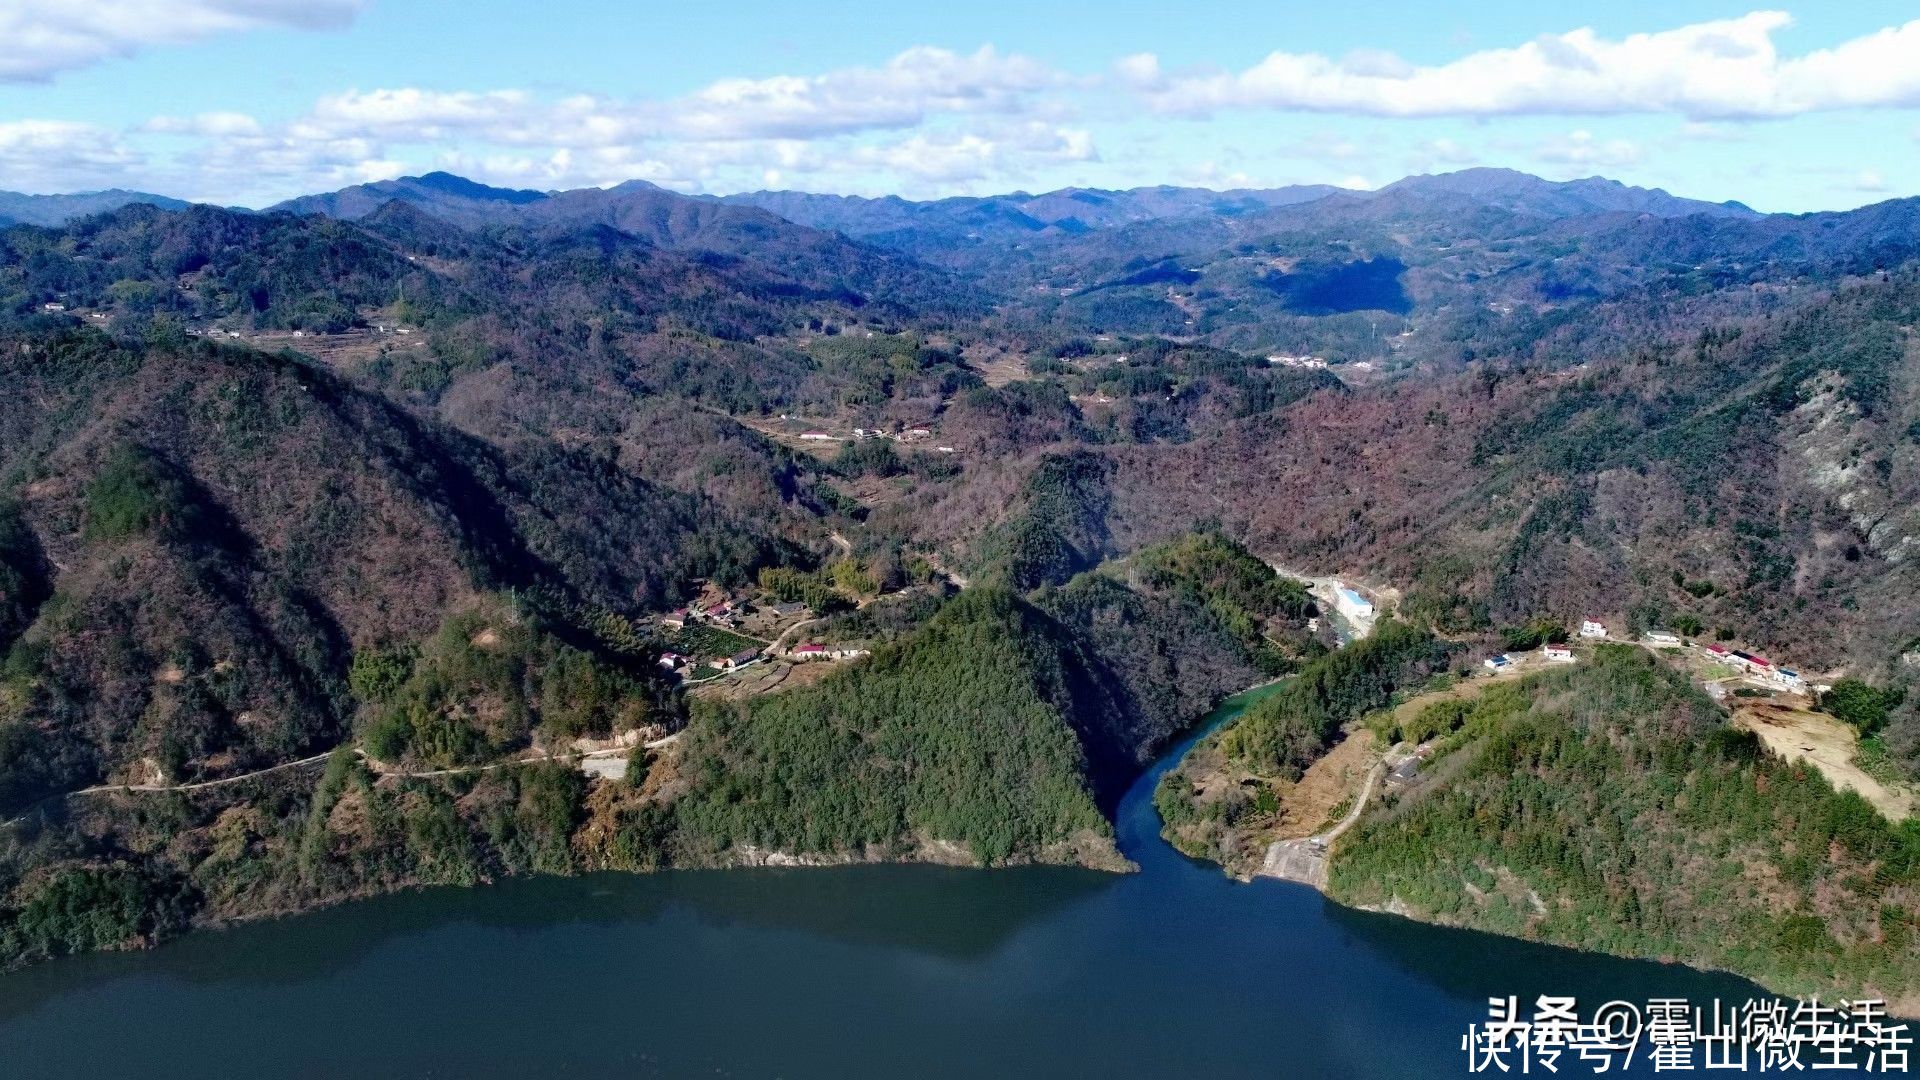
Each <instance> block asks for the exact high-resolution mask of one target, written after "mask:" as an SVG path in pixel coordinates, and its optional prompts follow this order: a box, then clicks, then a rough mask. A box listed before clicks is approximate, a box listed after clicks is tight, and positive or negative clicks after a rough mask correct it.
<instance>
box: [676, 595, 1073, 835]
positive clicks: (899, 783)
mask: <svg viewBox="0 0 1920 1080" xmlns="http://www.w3.org/2000/svg"><path fill="white" fill-rule="evenodd" d="M1097 692H1098V688H1097V687H1095V686H1093V685H1092V684H1091V683H1090V681H1089V673H1088V672H1087V671H1086V670H1085V669H1084V668H1083V667H1082V666H1081V663H1080V658H1078V657H1075V656H1073V655H1071V654H1070V653H1068V652H1066V651H1064V650H1063V649H1062V648H1061V646H1060V644H1059V643H1058V642H1056V641H1055V640H1053V639H1052V638H1051V636H1050V634H1049V632H1048V630H1047V628H1046V626H1045V625H1044V622H1043V620H1042V619H1041V618H1040V617H1039V616H1038V614H1037V613H1036V612H1034V611H1033V610H1032V609H1031V608H1029V607H1027V606H1026V605H1025V604H1024V603H1022V602H1021V601H1020V600H1019V598H1017V597H1016V596H1014V595H1013V594H1011V593H1008V592H1004V591H999V590H994V589H985V588H982V589H975V590H969V591H968V592H965V593H962V594H961V595H960V596H959V597H956V598H955V599H954V600H952V601H951V602H949V603H948V604H947V606H946V607H944V608H943V609H942V610H941V611H940V613H939V614H938V615H936V616H935V617H934V618H933V620H932V621H931V622H929V623H928V625H927V627H926V629H925V630H923V631H922V632H921V633H920V634H919V635H917V636H915V637H914V638H912V639H911V640H909V641H906V642H903V643H901V644H899V645H895V646H889V647H886V648H883V649H881V650H879V651H878V652H876V653H875V654H874V655H873V657H872V658H870V659H869V660H867V661H866V662H863V663H861V664H859V665H856V666H854V667H852V668H850V669H849V670H847V671H844V672H837V673H835V674H834V675H832V676H829V677H828V678H827V679H826V680H825V681H823V682H822V683H821V684H820V685H819V686H817V687H813V688H809V689H804V690H796V691H791V692H788V693H784V694H778V695H774V696H771V697H768V698H764V699H761V700H758V701H755V702H752V703H750V704H746V705H740V706H719V707H713V708H702V709H699V710H697V711H696V713H695V715H694V718H693V721H692V723H691V725H690V726H689V728H688V729H687V735H686V740H687V749H686V758H685V763H684V768H685V769H686V770H687V771H688V774H689V775H688V779H689V781H690V782H691V783H692V785H693V786H692V790H691V791H689V792H688V793H687V794H686V795H684V796H682V797H681V798H680V799H679V801H678V802H676V803H675V807H674V814H675V818H676V822H677V824H678V825H679V827H680V828H681V829H682V830H684V832H685V834H686V835H685V837H684V839H685V842H688V843H697V844H703V845H707V846H708V847H709V848H710V849H711V850H713V851H715V852H724V851H726V850H727V849H728V848H739V847H742V846H752V847H755V848H760V849H768V850H776V851H790V852H799V853H818V854H826V855H842V854H850V855H859V854H862V853H864V852H866V851H868V850H869V849H872V850H876V851H878V852H879V853H882V854H885V853H905V852H907V851H909V850H911V849H912V848H913V847H914V846H915V845H916V844H921V843H927V842H941V841H945V842H950V843H953V844H957V845H960V846H961V847H962V848H963V850H965V851H967V852H969V853H970V854H971V855H972V856H973V857H974V858H977V859H980V860H981V861H985V862H1002V861H1005V860H1007V859H1009V858H1014V857H1021V858H1032V857H1037V856H1043V855H1045V854H1046V853H1048V852H1049V850H1050V849H1051V850H1052V851H1053V852H1054V854H1053V857H1054V858H1056V859H1059V858H1063V855H1062V854H1061V852H1062V851H1063V850H1064V848H1065V846H1066V845H1068V844H1070V843H1074V842H1076V841H1077V840H1078V841H1080V842H1082V843H1085V842H1086V841H1085V840H1084V839H1083V838H1088V837H1098V836H1102V835H1104V834H1105V833H1106V831H1107V825H1106V822H1105V819H1104V818H1102V816H1101V814H1100V811H1099V809H1098V808H1097V807H1096V806H1095V804H1094V799H1093V793H1092V790H1091V777H1090V775H1089V772H1088V766H1087V755H1086V753H1085V751H1084V750H1083V749H1082V747H1081V745H1080V743H1079V740H1078V739H1077V738H1076V736H1075V730H1074V723H1073V717H1074V715H1075V713H1076V711H1077V710H1083V709H1084V710H1093V709H1098V708H1100V707H1101V706H1102V704H1103V702H1102V701H1101V700H1100V699H1099V698H1098V697H1095V696H1094V695H1095V694H1096V693H1097Z"/></svg>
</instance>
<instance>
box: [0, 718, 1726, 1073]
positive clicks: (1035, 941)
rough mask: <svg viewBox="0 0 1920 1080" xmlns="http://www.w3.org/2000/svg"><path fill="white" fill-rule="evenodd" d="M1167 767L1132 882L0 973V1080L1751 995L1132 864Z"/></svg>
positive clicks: (1667, 969)
mask: <svg viewBox="0 0 1920 1080" xmlns="http://www.w3.org/2000/svg"><path fill="white" fill-rule="evenodd" d="M1252 693H1253V694H1258V693H1259V691H1254V692H1252ZM1249 697H1250V695H1241V696H1240V697H1238V698H1235V699H1230V700H1229V701H1228V702H1226V703H1225V704H1223V705H1222V706H1221V709H1220V710H1217V711H1216V712H1215V714H1214V715H1213V716H1212V717H1210V718H1209V719H1210V721H1211V722H1213V723H1218V722H1219V721H1220V720H1221V719H1223V718H1224V717H1226V716H1228V715H1230V714H1231V713H1233V712H1234V711H1237V710H1238V709H1239V708H1242V707H1244V705H1245V704H1246V702H1247V700H1248V699H1249ZM1190 742H1191V738H1190V739H1188V740H1186V741H1184V742H1183V743H1182V744H1180V745H1178V746H1175V747H1174V748H1172V750H1171V751H1170V752H1169V753H1168V754H1167V755H1166V756H1165V757H1164V758H1163V759H1162V761H1161V763H1160V764H1158V765H1156V766H1155V767H1154V768H1152V769H1150V770H1149V771H1148V772H1147V774H1146V775H1145V776H1143V777H1142V778H1141V779H1140V781H1139V782H1137V783H1136V784H1134V785H1133V787H1132V788H1131V789H1130V790H1129V791H1128V792H1127V794H1126V795H1125V797H1124V798H1123V800H1122V801H1121V803H1120V805H1119V808H1118V812H1117V827H1118V832H1119V839H1120V843H1121V847H1122V849H1123V850H1124V851H1125V852H1126V853H1127V854H1128V855H1129V856H1131V857H1132V858H1133V859H1134V860H1135V861H1137V862H1138V863H1139V864H1140V872H1139V873H1137V874H1127V875H1113V874H1104V873H1097V872H1094V871H1083V870H1074V869H1060V868H1025V869H1012V870H1001V871H979V870H954V869H946V868H940V867H922V866H872V867H853V868H845V869H832V870H733V871H711V872H705V871H703V872H673V873H663V874H653V875H593V876H587V877H581V878H572V879H531V880H523V881H512V882H508V883H505V884H502V885H500V886H497V887H492V888H482V889H435V890H428V891H422V892H415V893H409V894H404V895H399V896H391V897H386V898H382V899H377V900H372V901H367V902H364V903H359V904H353V905H348V906H345V907H341V908H338V909H334V910H331V911H324V912H319V913H316V914H311V915H305V916H300V917H297V918H291V919H285V920H280V921H276V922H270V923H261V924H257V925H250V926H244V927H240V928H237V929H233V930H229V931H223V932H219V933H205V934H197V935H193V936H190V937H187V938H185V939H183V940H180V941H178V942H175V943H172V944H169V945H167V946H165V947H163V948H160V949H156V950H153V951H150V952H145V953H137V954H119V955H107V956H83V957H76V958H71V959H68V960H64V961H60V962H57V963H52V964H45V965H41V966H39V967H35V968H29V969H27V970H25V971H21V972H17V973H14V974H10V975H5V976H0V1080H24V1078H29V1077H31V1078H40V1077H61V1078H78V1077H118V1076H139V1077H144V1078H150V1080H171V1078H176V1077H244V1078H247V1080H267V1078H273V1077H352V1078H355V1080H366V1078H376V1077H400V1076H406V1077H450V1078H452V1077H458V1078H469V1077H473V1078H496V1077H497V1078H516V1080H524V1078H533V1077H574V1078H579V1077H696V1076H698V1077H745V1078H762V1077H765V1078H773V1077H784V1078H816V1077H817V1078H833V1080H861V1078H870V1077H887V1078H893V1077H900V1078H944V1077H993V1078H1018V1077H1056V1076H1058V1077H1101V1078H1123V1077H1169V1078H1172V1077H1180V1078H1189V1077H1207V1078H1215V1080H1226V1078H1238V1077H1261V1078H1276V1077H1355V1078H1370V1077H1426V1076H1454V1075H1461V1074H1462V1073H1464V1071H1465V1058H1464V1056H1463V1055H1462V1053H1461V1050H1460V1037H1461V1035H1462V1033H1463V1032H1464V1031H1465V1030H1466V1026H1467V1025H1468V1024H1469V1023H1472V1022H1476V1021H1479V1020H1482V1019H1484V1018H1485V1016H1486V1010H1487V998H1488V997H1490V996H1502V997H1504V996H1505V995H1508V994H1514V995H1518V996H1520V998H1521V1000H1522V1001H1523V1002H1527V1001H1531V999H1532V996H1533V995H1535V994H1540V993H1555V994H1573V995H1576V996H1577V997H1578V998H1579V999H1580V1001H1581V1002H1582V1005H1583V1008H1582V1011H1583V1012H1586V1011H1590V1009H1591V1007H1592V1006H1593V1005H1597V1004H1599V1003H1600V1002H1602V1001H1605V1000H1609V999H1615V998H1618V999H1625V1000H1629V1001H1639V1002H1644V1001H1646V1000H1647V999H1648V998H1651V997H1662V996H1669V997H1688V998H1691V999H1693V1000H1694V1001H1696V1002H1704V1001H1706V1000H1707V999H1711V998H1714V997H1719V998H1721V999H1722V1000H1727V999H1734V1000H1739V1001H1745V1000H1746V999H1747V998H1748V997H1750V996H1754V995H1755V994H1757V991H1756V990H1755V989H1754V987H1752V986H1751V985H1750V984H1748V983H1746V982H1743V981H1741V980H1738V979H1734V978H1731V977H1728V976H1722V975H1710V974H1704V973H1701V972H1696V971H1692V970H1689V969H1686V968H1680V967H1673V966H1667V965H1659V964H1652V963H1644V962H1636V961H1626V960H1617V959H1611V958H1607V957H1601V956H1592V955H1587V954H1583V953H1577V952H1572V951H1568V950H1563V949H1555V948H1550V947H1545V946H1538V945H1530V944H1527V943H1524V942H1518V941H1513V940H1508V939H1504V938H1498V937H1491V936H1487V935H1483V934H1476V933H1471V932H1466V931H1457V930H1446V929H1440V928H1435V927H1430V926H1423V925H1420V924H1417V923H1414V922H1410V921H1407V920H1404V919H1398V918H1394V917H1392V916H1385V915H1371V914H1367V913H1364V912H1355V911H1350V910H1347V909H1344V908H1341V907H1339V906H1337V905H1335V904H1332V903H1329V902H1328V901H1326V900H1325V899H1323V898H1322V897H1321V896H1320V895H1319V894H1318V893H1315V892H1313V891H1311V890H1309V889H1307V888H1304V887H1302V886H1297V885H1292V884H1287V883H1282V882H1275V881H1257V882H1254V883H1252V884H1238V883H1235V882H1233V881H1231V880H1229V879H1228V878H1226V877H1225V876H1224V875H1222V874H1221V873H1220V871H1219V869H1218V868H1217V867H1212V866H1208V865H1203V864H1200V863H1196V862H1193V861H1191V860H1189V859H1187V858H1185V857H1184V856H1182V855H1180V854H1178V853H1177V852H1175V851H1174V850H1173V849H1172V848H1170V847H1168V846H1167V845H1166V844H1165V843H1163V842H1162V841H1161V840H1160V838H1159V821H1158V819H1157V818H1156V817H1155V814H1154V810H1153V805H1152V793H1153V785H1154V783H1155V781H1156V780H1157V779H1158V777H1159V775H1160V774H1161V773H1162V772H1163V771H1165V769H1166V768H1167V767H1168V766H1169V765H1170V764H1171V763H1172V762H1174V761H1176V760H1177V759H1178V757H1179V755H1180V754H1181V753H1183V752H1184V751H1185V748H1186V746H1187V745H1188V744H1190ZM1615 1071H1616V1072H1617V1071H1618V1070H1617V1069H1616V1070H1615ZM1635 1071H1636V1072H1638V1071H1640V1070H1638V1069H1636V1070H1635ZM1562 1074H1563V1075H1586V1070H1585V1069H1578V1070H1575V1071H1574V1072H1572V1073H1568V1072H1567V1071H1566V1069H1564V1068H1563V1070H1562Z"/></svg>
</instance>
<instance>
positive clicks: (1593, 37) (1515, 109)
mask: <svg viewBox="0 0 1920 1080" xmlns="http://www.w3.org/2000/svg"><path fill="white" fill-rule="evenodd" d="M1791 22H1792V19H1791V17H1790V16H1788V15H1787V14H1786V13H1784V12H1778V11H1757V12H1753V13H1751V14H1748V15H1743V16H1741V17H1739V18H1734V19H1722V20H1717V21H1713V22H1703V23H1695V24H1693V25H1689V26H1682V27H1679V28H1677V29H1673V30H1663V31H1658V32H1654V33H1643V34H1632V35H1629V36H1627V37H1624V38H1621V39H1618V40H1609V39H1607V38H1603V37H1601V36H1600V35H1599V34H1597V33H1595V32H1594V31H1593V30H1591V29H1579V30H1571V31H1568V32H1566V33H1562V34H1550V35H1542V36H1540V37H1537V38H1535V39H1533V40H1532V41H1529V42H1527V43H1526V44H1524V45H1519V46H1515V47H1512V48H1503V49H1487V50H1483V51H1480V52H1474V53H1469V54H1467V55H1465V56H1462V57H1460V58H1459V59H1456V60H1453V61H1451V62H1449V63H1446V64H1440V65H1437V66H1428V67H1416V66H1413V65H1411V64H1407V63H1404V62H1399V61H1398V58H1396V57H1390V56H1384V55H1382V54H1379V53H1372V52H1368V53H1362V54H1354V55H1349V56H1348V57H1346V58H1345V59H1342V60H1334V59H1331V58H1329V57H1326V56H1323V55H1320V54H1317V53H1287V52H1275V53H1272V54H1271V55H1269V56H1268V57H1267V58H1266V59H1264V60H1262V61H1260V62H1259V63H1258V64H1255V65H1254V66H1253V67H1251V68H1248V69H1246V70H1245V71H1241V72H1237V73H1235V72H1223V71H1206V70H1201V71H1190V72H1183V73H1177V74H1169V73H1167V72H1165V71H1163V70H1162V69H1161V67H1160V64H1159V61H1158V60H1157V59H1156V58H1155V57H1154V56H1152V55H1151V54H1141V55H1137V56H1131V57H1127V58H1126V59H1124V60H1122V61H1121V62H1120V63H1119V64H1118V65H1116V68H1115V74H1116V77H1117V79H1118V80H1119V81H1120V82H1121V83H1122V84H1124V85H1126V86H1128V87H1131V88H1132V89H1133V90H1134V92H1135V93H1137V94H1138V95H1140V96H1141V97H1142V98H1143V99H1145V100H1146V101H1147V102H1148V104H1150V105H1151V106H1152V107H1153V108H1155V109H1157V110H1159V111H1161V112H1165V113H1173V114H1181V115H1196V116H1198V115H1207V114H1209V113H1212V112H1215V111H1218V110H1222V109H1241V108H1271V109H1286V110H1299V111H1310V112H1336V113H1354V114H1365V115H1377V116H1403V117H1406V116H1500V115H1513V114H1529V113H1532V114H1557V115H1582V114H1595V115H1600V114H1624V113H1676V114H1679V115H1682V116H1686V117H1688V118H1691V119H1755V118H1762V117H1780V116H1792V115H1797V114H1800V113H1806V112H1814V111H1820V110H1827V109H1843V108H1866V107H1892V108H1899V107H1912V106H1920V63H1915V62H1914V58H1915V57H1917V56H1920V20H1915V21H1913V22H1909V23H1906V24H1905V25H1903V26H1898V27H1889V28H1887V29H1884V30H1880V31H1878V32H1876V33H1873V34H1869V35H1866V36H1863V37H1858V38H1854V39H1852V40H1850V41H1847V42H1844V43H1843V44H1841V45H1838V46H1835V47H1834V48H1831V49H1821V50H1818V51H1815V52H1810V53H1807V54H1805V55H1803V56H1798V57H1782V56H1781V55H1780V54H1779V52H1778V50H1776V48H1775V47H1774V43H1773V35H1774V34H1775V33H1777V32H1778V31H1780V30H1782V29H1784V28H1785V27H1787V26H1788V25H1789V24H1790V23H1791Z"/></svg>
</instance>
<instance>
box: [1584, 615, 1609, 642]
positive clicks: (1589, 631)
mask: <svg viewBox="0 0 1920 1080" xmlns="http://www.w3.org/2000/svg"><path fill="white" fill-rule="evenodd" d="M1580 636H1581V637H1583V638H1603V637H1606V636H1607V627H1606V624H1605V623H1597V622H1594V621H1593V620H1592V619H1582V620H1581V622H1580Z"/></svg>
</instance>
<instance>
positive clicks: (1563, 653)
mask: <svg viewBox="0 0 1920 1080" xmlns="http://www.w3.org/2000/svg"><path fill="white" fill-rule="evenodd" d="M1547 659H1548V660H1551V661H1553V662H1554V663H1556V664H1571V663H1573V650H1572V649H1569V648H1567V647H1566V646H1565V645H1549V646H1547Z"/></svg>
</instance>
